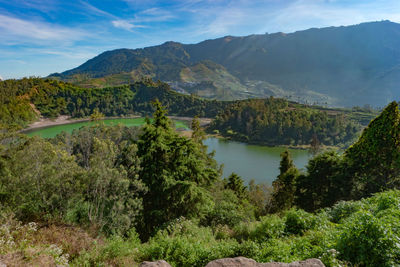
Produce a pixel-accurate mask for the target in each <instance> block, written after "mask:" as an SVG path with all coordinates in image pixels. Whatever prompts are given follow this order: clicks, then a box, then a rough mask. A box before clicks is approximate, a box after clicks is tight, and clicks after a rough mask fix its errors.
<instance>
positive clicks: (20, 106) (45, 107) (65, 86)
mask: <svg viewBox="0 0 400 267" xmlns="http://www.w3.org/2000/svg"><path fill="white" fill-rule="evenodd" d="M0 90H1V91H0V95H1V98H0V103H1V108H0V123H2V124H5V125H8V126H11V125H14V126H22V127H24V126H26V125H27V124H28V123H30V122H32V121H34V120H35V119H36V118H37V117H38V115H39V113H40V115H41V116H43V117H48V118H54V117H57V116H59V115H69V116H71V117H88V116H91V115H93V114H96V112H97V115H100V117H101V116H102V115H105V116H123V115H131V114H141V115H149V114H151V113H153V111H154V108H153V107H152V105H151V102H152V101H154V100H155V99H158V100H159V101H160V102H161V103H162V104H163V105H164V106H165V107H166V108H167V109H168V110H169V113H170V115H178V116H190V117H194V116H201V117H215V116H216V114H217V113H218V112H219V111H220V110H222V109H223V107H225V106H226V105H227V104H228V102H217V101H208V100H204V99H201V98H198V97H194V96H188V95H182V94H179V93H176V92H174V91H172V90H171V89H170V88H169V86H168V85H167V84H165V83H154V82H152V81H151V80H148V79H147V80H142V81H140V82H136V83H133V84H131V85H124V86H119V87H111V88H101V89H98V88H92V89H87V88H81V87H77V86H75V85H72V84H70V83H64V82H59V81H55V80H50V79H39V78H29V79H28V78H24V79H21V80H6V81H1V82H0Z"/></svg>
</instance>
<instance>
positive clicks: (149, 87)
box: [0, 78, 375, 146]
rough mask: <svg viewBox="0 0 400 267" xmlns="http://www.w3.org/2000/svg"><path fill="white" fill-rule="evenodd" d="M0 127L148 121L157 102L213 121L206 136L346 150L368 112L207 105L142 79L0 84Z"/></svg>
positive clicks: (281, 104) (284, 104) (275, 104)
mask: <svg viewBox="0 0 400 267" xmlns="http://www.w3.org/2000/svg"><path fill="white" fill-rule="evenodd" d="M0 96H1V98H0V103H1V105H0V124H3V125H8V127H11V126H14V127H26V126H27V125H28V124H29V123H31V122H33V121H35V120H37V119H38V118H39V117H40V116H41V117H44V118H56V117H58V116H60V115H68V116H70V117H73V118H82V117H89V116H90V115H92V114H93V113H94V112H100V113H102V114H104V115H105V116H129V115H133V114H135V115H141V116H147V115H151V114H152V113H153V112H154V108H153V106H152V102H153V101H154V100H156V99H158V100H159V101H160V102H161V104H162V105H163V106H165V107H166V109H167V110H168V113H169V115H176V116H186V117H194V116H198V117H208V118H215V119H214V121H213V123H212V125H211V126H210V127H209V132H211V133H213V132H218V133H219V134H221V135H222V136H225V137H229V138H233V139H235V140H239V141H244V142H252V143H261V144H267V145H292V146H298V145H309V144H310V143H311V142H313V141H314V142H318V143H321V144H324V145H335V146H338V145H341V146H346V145H349V144H350V143H351V142H352V141H353V140H354V139H355V138H356V137H357V136H358V134H359V132H360V130H361V128H362V127H363V125H365V123H366V122H369V121H370V120H371V118H372V116H374V114H375V113H374V112H373V111H371V110H363V109H353V110H349V109H327V108H321V107H318V106H307V105H301V104H296V103H294V102H289V101H287V100H284V99H278V98H272V97H271V98H269V99H266V100H263V99H249V100H238V101H216V100H206V99H202V98H200V97H197V96H194V95H184V94H179V93H177V92H175V91H173V90H171V88H170V87H169V85H168V84H166V83H162V82H153V81H151V80H149V79H144V80H142V81H138V82H135V83H132V84H130V85H123V86H118V87H107V88H81V87H78V86H75V85H72V84H70V83H64V82H60V81H55V80H50V79H40V78H24V79H20V80H6V81H1V82H0Z"/></svg>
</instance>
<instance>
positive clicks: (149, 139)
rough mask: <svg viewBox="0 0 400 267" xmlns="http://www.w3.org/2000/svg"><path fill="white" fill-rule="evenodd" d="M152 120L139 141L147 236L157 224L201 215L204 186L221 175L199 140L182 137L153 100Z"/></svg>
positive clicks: (205, 197)
mask: <svg viewBox="0 0 400 267" xmlns="http://www.w3.org/2000/svg"><path fill="white" fill-rule="evenodd" d="M154 106H155V108H156V111H155V113H154V118H153V123H150V122H148V123H147V124H146V125H145V126H144V129H143V134H142V135H141V136H140V138H139V141H138V155H139V157H140V160H141V167H142V169H141V171H140V173H139V177H140V178H141V179H142V181H143V182H144V184H145V185H146V186H147V188H148V192H147V193H146V194H145V195H144V196H143V205H144V214H143V215H144V224H143V225H142V229H141V233H142V234H143V238H145V239H146V238H147V237H148V236H149V235H150V234H151V233H152V232H153V231H154V230H155V229H156V228H157V227H159V226H161V225H163V224H164V223H166V222H168V221H171V220H173V219H176V218H179V217H181V216H184V217H187V218H190V217H192V216H197V217H199V216H200V217H201V213H202V211H203V210H204V209H205V207H206V206H207V205H209V202H210V201H211V200H210V197H209V194H208V191H207V190H205V188H206V187H207V186H208V185H210V184H211V182H212V181H214V180H215V179H216V178H217V177H218V171H217V170H216V169H215V168H214V165H212V164H211V160H210V159H209V157H208V156H207V154H205V153H204V151H203V150H202V148H201V146H200V144H199V143H197V142H194V141H193V140H192V139H188V138H186V137H183V136H179V135H178V134H177V133H176V132H175V130H174V129H173V128H172V127H171V126H170V125H171V123H170V120H169V119H168V118H167V117H166V116H165V114H166V112H165V110H164V108H163V107H162V106H161V104H160V102H158V101H156V102H155V103H154Z"/></svg>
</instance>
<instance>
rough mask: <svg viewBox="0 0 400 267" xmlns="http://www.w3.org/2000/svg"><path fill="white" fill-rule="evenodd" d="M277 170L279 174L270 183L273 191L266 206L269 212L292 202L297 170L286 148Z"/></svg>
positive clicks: (283, 207) (288, 205)
mask: <svg viewBox="0 0 400 267" xmlns="http://www.w3.org/2000/svg"><path fill="white" fill-rule="evenodd" d="M279 171H280V174H279V175H278V177H277V179H276V180H275V181H274V182H273V183H272V186H273V190H274V191H273V193H272V200H271V203H270V204H269V207H268V211H269V212H277V211H280V210H285V209H289V208H290V207H291V206H292V205H293V203H294V197H295V191H296V179H297V177H298V175H299V171H298V170H297V168H296V166H294V164H293V160H292V159H291V156H290V153H289V151H287V150H286V151H284V152H282V154H281V162H280V167H279Z"/></svg>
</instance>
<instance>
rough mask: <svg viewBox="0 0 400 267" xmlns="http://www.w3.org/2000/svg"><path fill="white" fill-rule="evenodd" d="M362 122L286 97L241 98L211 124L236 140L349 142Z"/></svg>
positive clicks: (270, 142) (214, 128)
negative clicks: (286, 98) (331, 113)
mask: <svg viewBox="0 0 400 267" xmlns="http://www.w3.org/2000/svg"><path fill="white" fill-rule="evenodd" d="M359 129H360V125H359V124H357V123H356V122H354V121H353V120H350V119H348V118H347V117H346V116H344V114H343V113H336V114H334V115H329V114H328V113H327V112H324V111H319V110H318V109H315V108H308V107H306V106H304V105H298V104H295V103H292V102H288V101H287V100H283V99H275V98H272V97H271V98H269V99H251V100H244V101H238V102H235V103H234V104H232V105H230V106H228V107H227V108H226V109H225V111H224V112H222V113H220V114H218V116H217V117H216V118H215V120H214V121H213V122H212V124H211V125H210V127H209V131H210V132H212V131H215V130H217V131H218V132H219V133H220V134H222V135H224V136H227V137H230V138H232V139H234V140H239V141H244V142H250V143H260V144H266V145H282V144H284V145H309V144H310V143H312V141H313V139H316V140H319V141H318V142H321V143H322V144H324V145H335V146H337V145H348V144H350V143H351V142H352V141H354V139H355V138H356V136H357V134H358V131H359Z"/></svg>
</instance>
